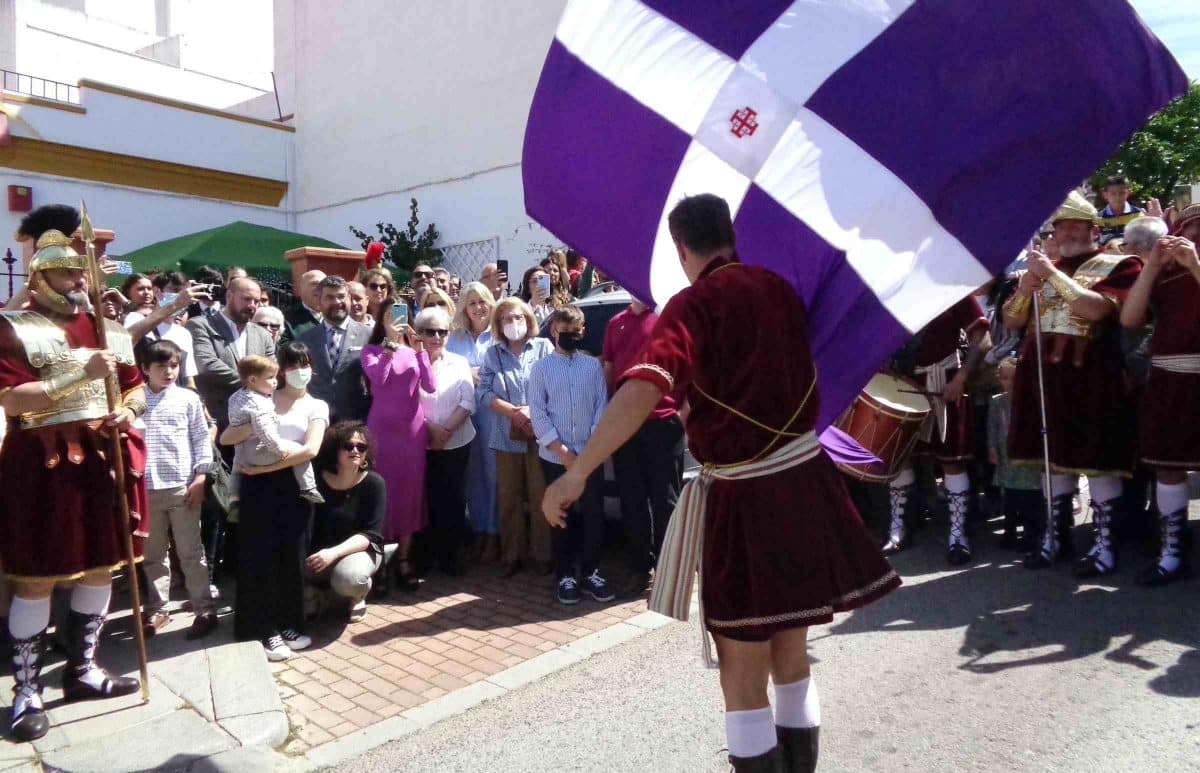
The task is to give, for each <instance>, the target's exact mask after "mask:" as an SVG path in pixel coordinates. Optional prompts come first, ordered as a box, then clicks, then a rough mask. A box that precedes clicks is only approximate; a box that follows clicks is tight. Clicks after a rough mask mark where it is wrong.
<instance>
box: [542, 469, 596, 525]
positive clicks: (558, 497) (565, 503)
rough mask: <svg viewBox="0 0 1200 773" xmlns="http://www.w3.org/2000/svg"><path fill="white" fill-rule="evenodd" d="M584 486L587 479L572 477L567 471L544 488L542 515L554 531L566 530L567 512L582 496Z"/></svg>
mask: <svg viewBox="0 0 1200 773" xmlns="http://www.w3.org/2000/svg"><path fill="white" fill-rule="evenodd" d="M585 485H587V478H581V477H579V476H577V475H573V474H572V473H571V471H570V470H567V472H566V473H565V474H564V475H563V476H562V477H561V478H559V479H558V480H556V481H554V482H553V483H551V484H550V485H549V486H548V487H547V488H546V495H545V496H544V497H542V514H543V515H545V516H546V520H547V521H549V522H550V525H551V526H553V527H554V528H556V529H565V528H566V526H567V510H568V509H570V507H571V505H573V504H575V503H576V502H578V501H579V498H580V497H581V496H583V489H584V486H585Z"/></svg>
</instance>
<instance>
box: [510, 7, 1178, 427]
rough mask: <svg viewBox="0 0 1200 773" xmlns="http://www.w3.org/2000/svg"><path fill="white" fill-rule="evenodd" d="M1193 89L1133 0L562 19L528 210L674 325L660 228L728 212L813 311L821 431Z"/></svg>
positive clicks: (530, 134)
mask: <svg viewBox="0 0 1200 773" xmlns="http://www.w3.org/2000/svg"><path fill="white" fill-rule="evenodd" d="M1187 85H1188V84H1187V79H1186V77H1185V76H1184V74H1183V72H1182V70H1181V69H1180V68H1179V66H1178V64H1176V62H1175V61H1174V59H1173V58H1172V57H1171V55H1170V53H1169V52H1168V51H1167V50H1166V49H1165V48H1164V47H1163V45H1162V44H1161V43H1160V42H1159V41H1158V39H1157V38H1155V37H1154V35H1153V34H1152V33H1151V32H1150V31H1149V30H1148V29H1147V28H1146V27H1145V25H1144V24H1143V23H1142V21H1141V20H1140V19H1139V18H1138V16H1137V14H1136V13H1135V12H1134V11H1133V9H1132V8H1130V7H1129V5H1128V4H1127V3H1126V2H1124V0H1064V2H1059V3H1051V4H1047V3H1046V2H1045V1H1044V0H987V1H986V2H961V0H795V1H794V2H793V1H790V0H753V1H751V0H739V2H725V1H720V2H718V1H717V0H711V1H709V2H697V0H569V1H568V3H567V6H566V10H565V12H564V13H563V17H562V20H561V22H560V24H559V27H558V31H557V34H556V37H555V40H554V43H553V44H552V46H551V48H550V53H549V55H548V56H547V58H546V64H545V67H544V69H543V71H542V76H541V81H540V82H539V84H538V88H537V92H536V94H535V96H534V99H533V107H532V109H531V111H530V116H529V124H528V126H527V128H526V133H525V148H524V157H523V168H524V183H525V203H526V208H527V209H528V211H529V214H530V215H531V216H532V217H533V218H534V219H536V220H537V221H538V222H539V223H541V224H542V225H543V226H545V227H546V228H547V229H549V230H550V231H551V232H552V233H554V234H555V235H556V236H558V237H559V238H561V239H563V240H564V241H565V242H566V243H568V244H570V245H571V246H573V247H575V248H576V249H578V250H579V251H580V252H581V253H583V254H584V255H586V256H588V257H589V258H590V259H592V260H594V261H595V262H596V263H597V264H598V265H600V266H601V267H602V268H603V269H604V270H605V271H606V272H607V273H609V274H611V275H612V276H614V277H615V278H616V279H617V280H618V281H620V283H621V284H622V285H624V286H625V287H627V288H628V289H629V290H630V291H631V292H633V293H634V295H636V296H637V297H639V298H641V299H643V300H646V301H650V300H653V302H654V303H655V304H657V305H660V306H661V305H662V304H665V303H666V301H667V300H669V299H670V298H671V296H672V295H674V294H675V293H676V292H678V291H679V290H680V289H681V288H682V287H684V286H685V284H686V280H685V278H684V275H683V272H682V269H681V268H680V266H679V263H678V259H677V258H676V255H675V250H674V247H673V245H672V243H671V239H670V236H669V234H668V233H667V226H666V216H667V212H668V211H669V210H670V208H671V207H672V206H673V205H674V204H675V203H676V202H677V201H678V200H679V199H680V198H681V197H683V196H685V195H689V194H696V193H706V192H709V193H716V194H718V195H720V196H722V197H724V198H725V199H726V200H727V201H728V202H729V204H730V207H731V208H732V210H733V212H734V213H735V221H734V224H735V226H736V228H737V232H738V253H739V254H740V255H741V257H742V259H743V260H744V261H746V262H747V263H754V264H760V265H764V266H767V267H770V268H772V269H774V270H775V271H776V272H778V273H780V274H782V275H784V276H786V277H788V278H789V279H790V280H791V281H792V283H793V284H794V285H795V287H796V289H797V290H798V291H799V292H800V295H801V297H802V298H803V299H804V301H805V303H806V304H807V305H808V307H809V310H810V314H811V318H812V322H811V335H812V339H813V340H812V344H813V351H814V355H815V357H816V360H817V366H818V368H819V373H820V392H821V397H822V419H821V425H822V426H824V425H826V424H828V423H829V422H830V421H831V420H832V419H833V418H835V417H836V416H837V414H838V413H840V412H841V411H842V410H843V409H844V408H845V406H846V405H848V404H849V402H850V401H851V400H852V399H853V398H854V396H855V395H856V394H857V393H858V391H859V389H860V388H861V387H862V385H863V384H865V383H866V381H867V380H868V379H869V377H870V376H871V374H872V373H874V372H875V370H876V369H877V368H878V367H879V365H880V363H881V362H882V361H883V360H884V359H885V358H886V357H887V356H888V355H889V354H890V353H891V352H892V351H894V350H895V349H896V348H897V347H898V346H899V345H901V344H902V343H903V342H904V341H905V340H906V339H907V338H908V337H909V336H910V335H911V334H912V333H914V332H915V331H917V330H919V329H920V328H921V327H923V326H924V325H925V324H926V323H927V322H928V321H929V320H931V319H933V318H934V317H935V316H937V315H938V314H939V313H940V312H941V311H942V310H944V309H946V308H948V307H949V306H950V305H952V304H953V303H954V302H955V301H957V300H958V299H960V298H961V297H963V296H964V295H966V294H968V293H969V292H971V290H973V289H974V288H976V287H978V286H979V285H981V284H983V283H984V282H985V281H987V280H988V278H989V277H990V276H992V275H994V274H996V273H997V272H999V271H1000V270H1001V269H1002V268H1003V267H1004V266H1005V265H1006V264H1008V263H1009V262H1010V261H1011V260H1012V259H1013V258H1014V257H1015V256H1016V255H1017V254H1018V253H1019V252H1020V251H1021V248H1022V247H1023V246H1024V245H1025V243H1026V242H1027V241H1028V239H1029V237H1030V235H1031V234H1032V233H1033V232H1034V231H1036V230H1037V228H1038V227H1039V226H1040V225H1041V224H1042V222H1043V221H1044V219H1045V218H1046V217H1047V216H1048V215H1049V214H1050V213H1051V212H1052V211H1053V210H1054V209H1055V208H1056V207H1057V206H1058V205H1059V204H1060V203H1061V202H1062V200H1063V198H1064V197H1065V195H1066V192H1067V191H1068V190H1069V189H1070V188H1072V187H1073V186H1075V185H1077V184H1078V183H1079V181H1080V180H1082V179H1084V178H1085V177H1087V176H1088V175H1089V174H1091V173H1092V171H1093V170H1094V169H1095V168H1096V167H1097V166H1099V165H1100V164H1101V163H1102V162H1103V161H1104V160H1105V158H1106V157H1107V156H1108V154H1110V153H1111V152H1112V151H1113V149H1114V148H1115V147H1116V146H1117V145H1119V144H1120V143H1121V142H1122V141H1123V140H1124V139H1126V138H1127V137H1128V136H1129V135H1130V134H1132V133H1133V132H1134V131H1136V130H1137V129H1139V128H1140V127H1141V126H1142V125H1143V124H1144V123H1145V122H1146V120H1147V119H1148V118H1149V117H1150V116H1151V115H1153V114H1154V113H1155V112H1156V111H1158V110H1159V109H1161V108H1162V107H1163V106H1165V105H1166V104H1167V103H1168V102H1169V101H1170V100H1171V99H1173V98H1174V97H1176V96H1178V95H1180V94H1182V93H1184V92H1185V91H1186V89H1187Z"/></svg>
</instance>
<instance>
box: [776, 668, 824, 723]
mask: <svg viewBox="0 0 1200 773" xmlns="http://www.w3.org/2000/svg"><path fill="white" fill-rule="evenodd" d="M775 724H777V725H779V726H780V727H820V725H821V699H820V696H819V695H818V694H817V683H816V682H814V681H813V679H812V677H811V676H810V677H809V678H807V679H801V680H800V681H799V682H791V683H789V684H777V685H775Z"/></svg>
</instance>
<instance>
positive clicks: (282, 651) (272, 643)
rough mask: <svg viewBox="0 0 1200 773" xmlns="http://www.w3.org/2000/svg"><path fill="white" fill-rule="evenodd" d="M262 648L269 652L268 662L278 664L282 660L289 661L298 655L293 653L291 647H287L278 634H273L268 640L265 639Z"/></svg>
mask: <svg viewBox="0 0 1200 773" xmlns="http://www.w3.org/2000/svg"><path fill="white" fill-rule="evenodd" d="M262 646H263V649H264V650H266V652H267V660H270V661H272V662H276V663H277V662H279V661H281V660H287V659H288V658H290V657H291V656H292V655H295V654H296V653H294V652H292V648H291V647H289V646H287V643H286V642H285V641H284V640H283V637H282V636H280V635H279V634H277V633H273V634H271V635H270V636H268V637H267V638H265V639H263V640H262Z"/></svg>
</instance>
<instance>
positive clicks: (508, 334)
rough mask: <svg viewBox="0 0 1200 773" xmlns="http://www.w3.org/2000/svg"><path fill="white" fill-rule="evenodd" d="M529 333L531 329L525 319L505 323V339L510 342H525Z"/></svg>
mask: <svg viewBox="0 0 1200 773" xmlns="http://www.w3.org/2000/svg"><path fill="white" fill-rule="evenodd" d="M528 332H529V327H528V326H526V324H525V320H523V319H519V320H517V321H515V322H505V323H504V337H505V338H507V339H508V340H509V341H523V340H525V334H526V333H528Z"/></svg>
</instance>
